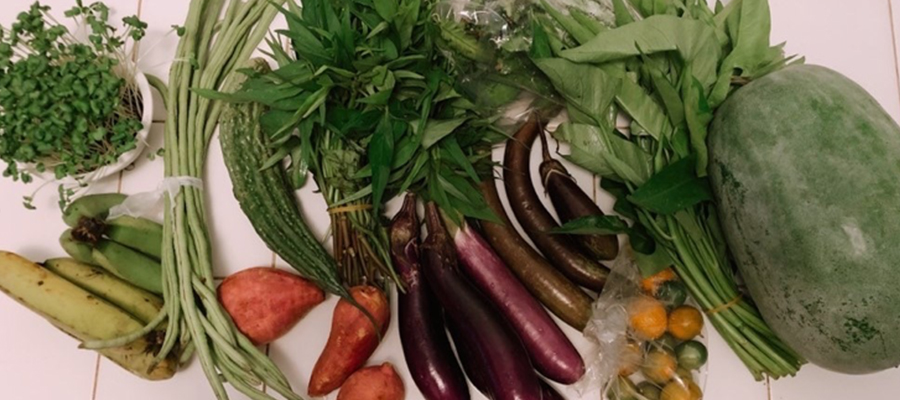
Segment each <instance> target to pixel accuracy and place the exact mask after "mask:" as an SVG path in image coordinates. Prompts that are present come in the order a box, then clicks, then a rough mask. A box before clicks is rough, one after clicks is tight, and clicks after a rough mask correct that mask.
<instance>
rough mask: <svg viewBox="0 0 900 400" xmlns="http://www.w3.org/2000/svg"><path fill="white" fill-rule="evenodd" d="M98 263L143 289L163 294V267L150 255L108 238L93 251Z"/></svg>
mask: <svg viewBox="0 0 900 400" xmlns="http://www.w3.org/2000/svg"><path fill="white" fill-rule="evenodd" d="M92 255H93V258H94V261H96V263H97V265H99V266H101V267H103V268H104V269H106V270H107V271H109V272H110V273H112V274H113V275H115V276H117V277H119V278H122V279H124V280H125V281H127V282H129V283H131V284H132V285H135V286H137V287H139V288H141V289H144V290H147V291H150V292H153V293H156V294H162V267H161V266H160V264H159V261H156V260H154V259H152V258H151V257H150V256H147V255H144V254H143V253H141V252H139V251H137V250H134V249H131V248H129V247H126V246H123V245H121V244H118V243H116V242H113V241H111V240H107V239H100V240H98V241H97V243H96V244H95V245H94V251H93V253H92Z"/></svg>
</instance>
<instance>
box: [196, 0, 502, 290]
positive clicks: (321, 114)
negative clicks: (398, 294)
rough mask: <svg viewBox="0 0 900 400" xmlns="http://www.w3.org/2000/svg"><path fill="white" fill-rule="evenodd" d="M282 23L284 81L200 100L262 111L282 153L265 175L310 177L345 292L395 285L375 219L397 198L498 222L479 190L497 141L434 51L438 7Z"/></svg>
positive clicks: (408, 1)
mask: <svg viewBox="0 0 900 400" xmlns="http://www.w3.org/2000/svg"><path fill="white" fill-rule="evenodd" d="M281 12H282V14H284V16H285V19H286V21H287V29H284V30H280V31H277V33H278V34H279V36H278V37H277V38H272V39H270V40H269V44H270V48H271V50H270V53H269V55H270V56H271V57H272V58H273V59H275V60H276V61H277V63H278V67H277V69H275V70H273V71H271V72H269V73H265V74H260V73H253V72H250V71H248V74H249V75H250V76H249V79H248V80H247V81H246V83H245V84H244V85H243V87H242V89H241V90H240V91H238V92H237V93H234V94H222V93H216V92H212V91H199V93H200V94H202V95H204V96H208V97H211V98H217V99H222V100H226V101H236V102H257V103H261V104H264V105H265V106H267V108H268V111H267V112H266V113H265V114H264V115H263V117H262V118H261V121H260V124H261V125H262V129H263V131H264V132H265V133H266V134H267V135H268V136H269V138H270V143H272V145H273V146H274V150H275V151H274V155H273V156H272V157H271V159H270V160H269V162H268V163H267V164H266V166H267V167H272V166H277V167H282V166H283V165H286V168H287V170H288V172H289V174H288V175H289V179H290V181H291V183H292V184H293V185H294V187H297V188H299V187H301V186H303V185H304V184H305V183H306V179H307V176H308V174H309V173H310V172H311V173H312V176H313V178H314V179H315V181H316V184H317V186H318V189H319V190H320V191H321V193H322V194H323V195H324V197H325V200H326V203H327V204H328V206H329V207H330V208H331V210H332V212H333V213H332V231H333V236H334V240H335V255H336V258H338V260H337V261H338V265H339V267H340V268H342V276H343V277H344V280H345V283H350V284H353V283H355V282H358V281H361V280H365V279H369V281H371V280H372V278H373V276H374V275H377V274H378V273H379V271H380V272H381V274H382V275H384V274H388V275H391V276H393V272H392V269H391V268H390V258H389V256H388V253H387V235H386V233H385V231H384V228H383V224H382V222H383V221H381V218H380V214H381V211H383V203H384V202H385V201H386V200H388V199H390V198H392V197H394V196H395V195H396V194H398V193H402V192H405V191H407V190H411V191H415V192H417V193H419V194H420V195H421V196H422V197H424V198H425V199H428V200H434V201H436V202H438V203H439V204H440V205H441V207H442V208H444V209H445V210H449V211H451V213H453V214H462V215H466V216H470V217H476V218H490V217H491V216H492V215H491V214H490V213H489V212H488V211H486V210H488V208H487V207H486V206H485V202H484V200H483V199H482V198H481V196H480V194H478V193H479V192H478V190H477V188H476V184H477V183H478V182H479V181H480V179H481V178H480V175H481V174H483V173H484V172H485V171H486V170H488V169H489V168H487V166H489V163H490V158H489V154H490V146H491V145H492V144H493V143H495V142H497V141H499V140H500V139H501V138H502V135H501V134H500V133H499V132H498V131H496V129H495V128H494V127H493V121H492V120H491V119H489V118H485V117H484V116H482V115H481V114H480V113H479V112H478V110H477V109H476V106H475V104H474V103H473V102H472V101H470V100H469V99H468V98H466V97H464V96H463V95H462V94H461V93H460V91H459V90H458V87H457V82H458V79H457V77H456V75H455V74H456V72H455V69H454V65H453V63H452V62H451V61H450V60H449V59H448V58H447V57H446V56H445V55H444V54H443V53H442V52H441V51H439V49H438V48H437V46H436V45H435V40H436V39H437V38H438V37H439V35H440V31H439V29H438V27H437V26H436V24H435V22H434V19H433V13H434V2H433V1H432V0H341V1H330V0H305V1H303V6H302V8H300V7H299V6H297V5H296V4H295V3H294V2H288V3H287V6H286V8H282V9H281ZM282 40H284V41H287V42H289V46H287V47H288V49H287V50H286V49H285V48H284V47H285V46H283V44H282V43H281V41H282ZM285 159H286V160H287V162H286V163H282V160H285ZM362 239H365V240H362ZM351 248H352V249H353V251H349V250H350V249H351ZM343 250H348V251H346V252H345V251H343ZM344 254H354V255H361V257H360V258H361V260H359V259H355V258H354V259H342V257H343V255H344Z"/></svg>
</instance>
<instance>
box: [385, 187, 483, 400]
mask: <svg viewBox="0 0 900 400" xmlns="http://www.w3.org/2000/svg"><path fill="white" fill-rule="evenodd" d="M390 235H391V259H392V260H393V261H394V265H395V266H396V267H397V272H398V273H399V274H400V277H401V279H402V281H403V285H404V286H405V289H406V291H405V293H399V296H398V299H397V302H398V308H399V310H398V311H399V312H398V314H399V319H400V342H401V344H402V345H403V355H404V357H405V358H406V364H407V366H408V368H409V372H410V374H411V375H412V377H413V381H415V382H416V386H418V388H419V391H421V392H422V395H424V396H425V398H426V399H428V400H468V399H469V386H468V385H467V384H466V378H465V376H464V375H463V372H462V370H461V369H460V367H459V364H458V363H457V362H456V357H454V355H453V349H452V348H451V347H450V341H449V340H448V339H447V333H446V332H445V331H444V319H443V311H442V310H441V308H440V305H439V304H438V303H437V300H436V299H435V298H434V295H433V294H432V293H431V291H430V289H429V288H428V285H427V284H426V283H425V282H424V280H423V277H422V275H421V274H422V270H421V267H420V265H419V220H418V217H417V216H416V197H415V196H414V195H412V194H408V195H406V199H404V201H403V208H401V209H400V211H399V212H398V213H397V215H396V216H394V220H393V221H391V227H390Z"/></svg>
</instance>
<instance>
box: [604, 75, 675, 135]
mask: <svg viewBox="0 0 900 400" xmlns="http://www.w3.org/2000/svg"><path fill="white" fill-rule="evenodd" d="M616 102H617V103H618V104H619V107H622V110H623V111H625V113H626V114H628V116H630V117H631V118H632V119H634V120H635V121H636V122H637V123H638V124H640V125H641V126H642V127H644V129H645V130H646V131H647V133H648V134H650V136H653V138H654V139H656V140H659V139H661V138H663V137H666V136H669V135H670V134H671V132H672V129H673V127H672V124H671V122H670V121H669V117H668V116H666V112H665V111H664V110H663V108H662V107H661V106H660V105H659V103H657V102H656V100H654V99H653V97H652V96H650V95H649V94H648V93H647V92H646V91H645V90H644V88H643V87H641V86H640V85H638V84H637V83H635V82H634V81H632V80H631V79H628V78H625V79H623V80H622V85H621V88H620V89H619V91H618V93H617V94H616Z"/></svg>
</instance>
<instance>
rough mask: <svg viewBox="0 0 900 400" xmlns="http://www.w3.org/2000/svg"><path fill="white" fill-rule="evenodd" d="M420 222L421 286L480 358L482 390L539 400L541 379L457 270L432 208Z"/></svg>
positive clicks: (500, 398)
mask: <svg viewBox="0 0 900 400" xmlns="http://www.w3.org/2000/svg"><path fill="white" fill-rule="evenodd" d="M425 220H426V223H427V226H428V237H427V238H426V240H425V242H424V243H423V245H422V249H423V256H424V257H423V263H424V271H425V274H424V275H425V280H426V281H427V282H428V286H429V287H430V288H431V290H432V291H433V292H434V294H435V297H437V299H438V302H440V304H441V306H443V308H444V311H445V312H446V319H447V323H448V325H452V326H453V327H454V329H456V330H457V331H458V332H459V335H460V336H461V337H463V338H465V340H466V341H467V343H470V344H471V349H472V351H473V352H476V353H478V354H480V355H481V357H482V359H483V361H484V368H483V371H484V375H483V379H484V382H485V383H484V386H485V387H486V390H487V391H488V392H489V393H492V394H493V395H494V397H493V399H494V400H541V398H542V397H541V384H540V379H539V378H538V377H537V374H536V373H535V372H534V369H533V368H532V366H531V360H530V359H529V358H528V354H527V353H526V351H525V347H524V346H523V344H522V341H521V340H520V339H519V337H518V336H516V333H515V332H514V331H513V330H512V328H510V327H509V325H508V324H507V323H506V321H505V320H504V319H503V316H502V315H500V314H499V313H498V312H497V311H496V310H494V308H493V306H492V305H491V303H490V302H489V301H488V299H487V298H485V297H484V296H483V295H482V294H481V293H480V292H478V289H476V288H475V287H474V286H472V284H471V283H469V281H468V280H466V277H465V276H464V275H463V274H462V271H460V270H459V266H458V265H457V261H456V260H457V259H456V251H455V250H454V249H453V243H452V242H451V241H450V237H449V236H448V235H447V230H446V229H445V228H444V225H443V222H442V221H441V216H440V212H439V211H438V209H437V206H436V205H435V204H434V203H429V204H428V205H427V207H426V209H425Z"/></svg>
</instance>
